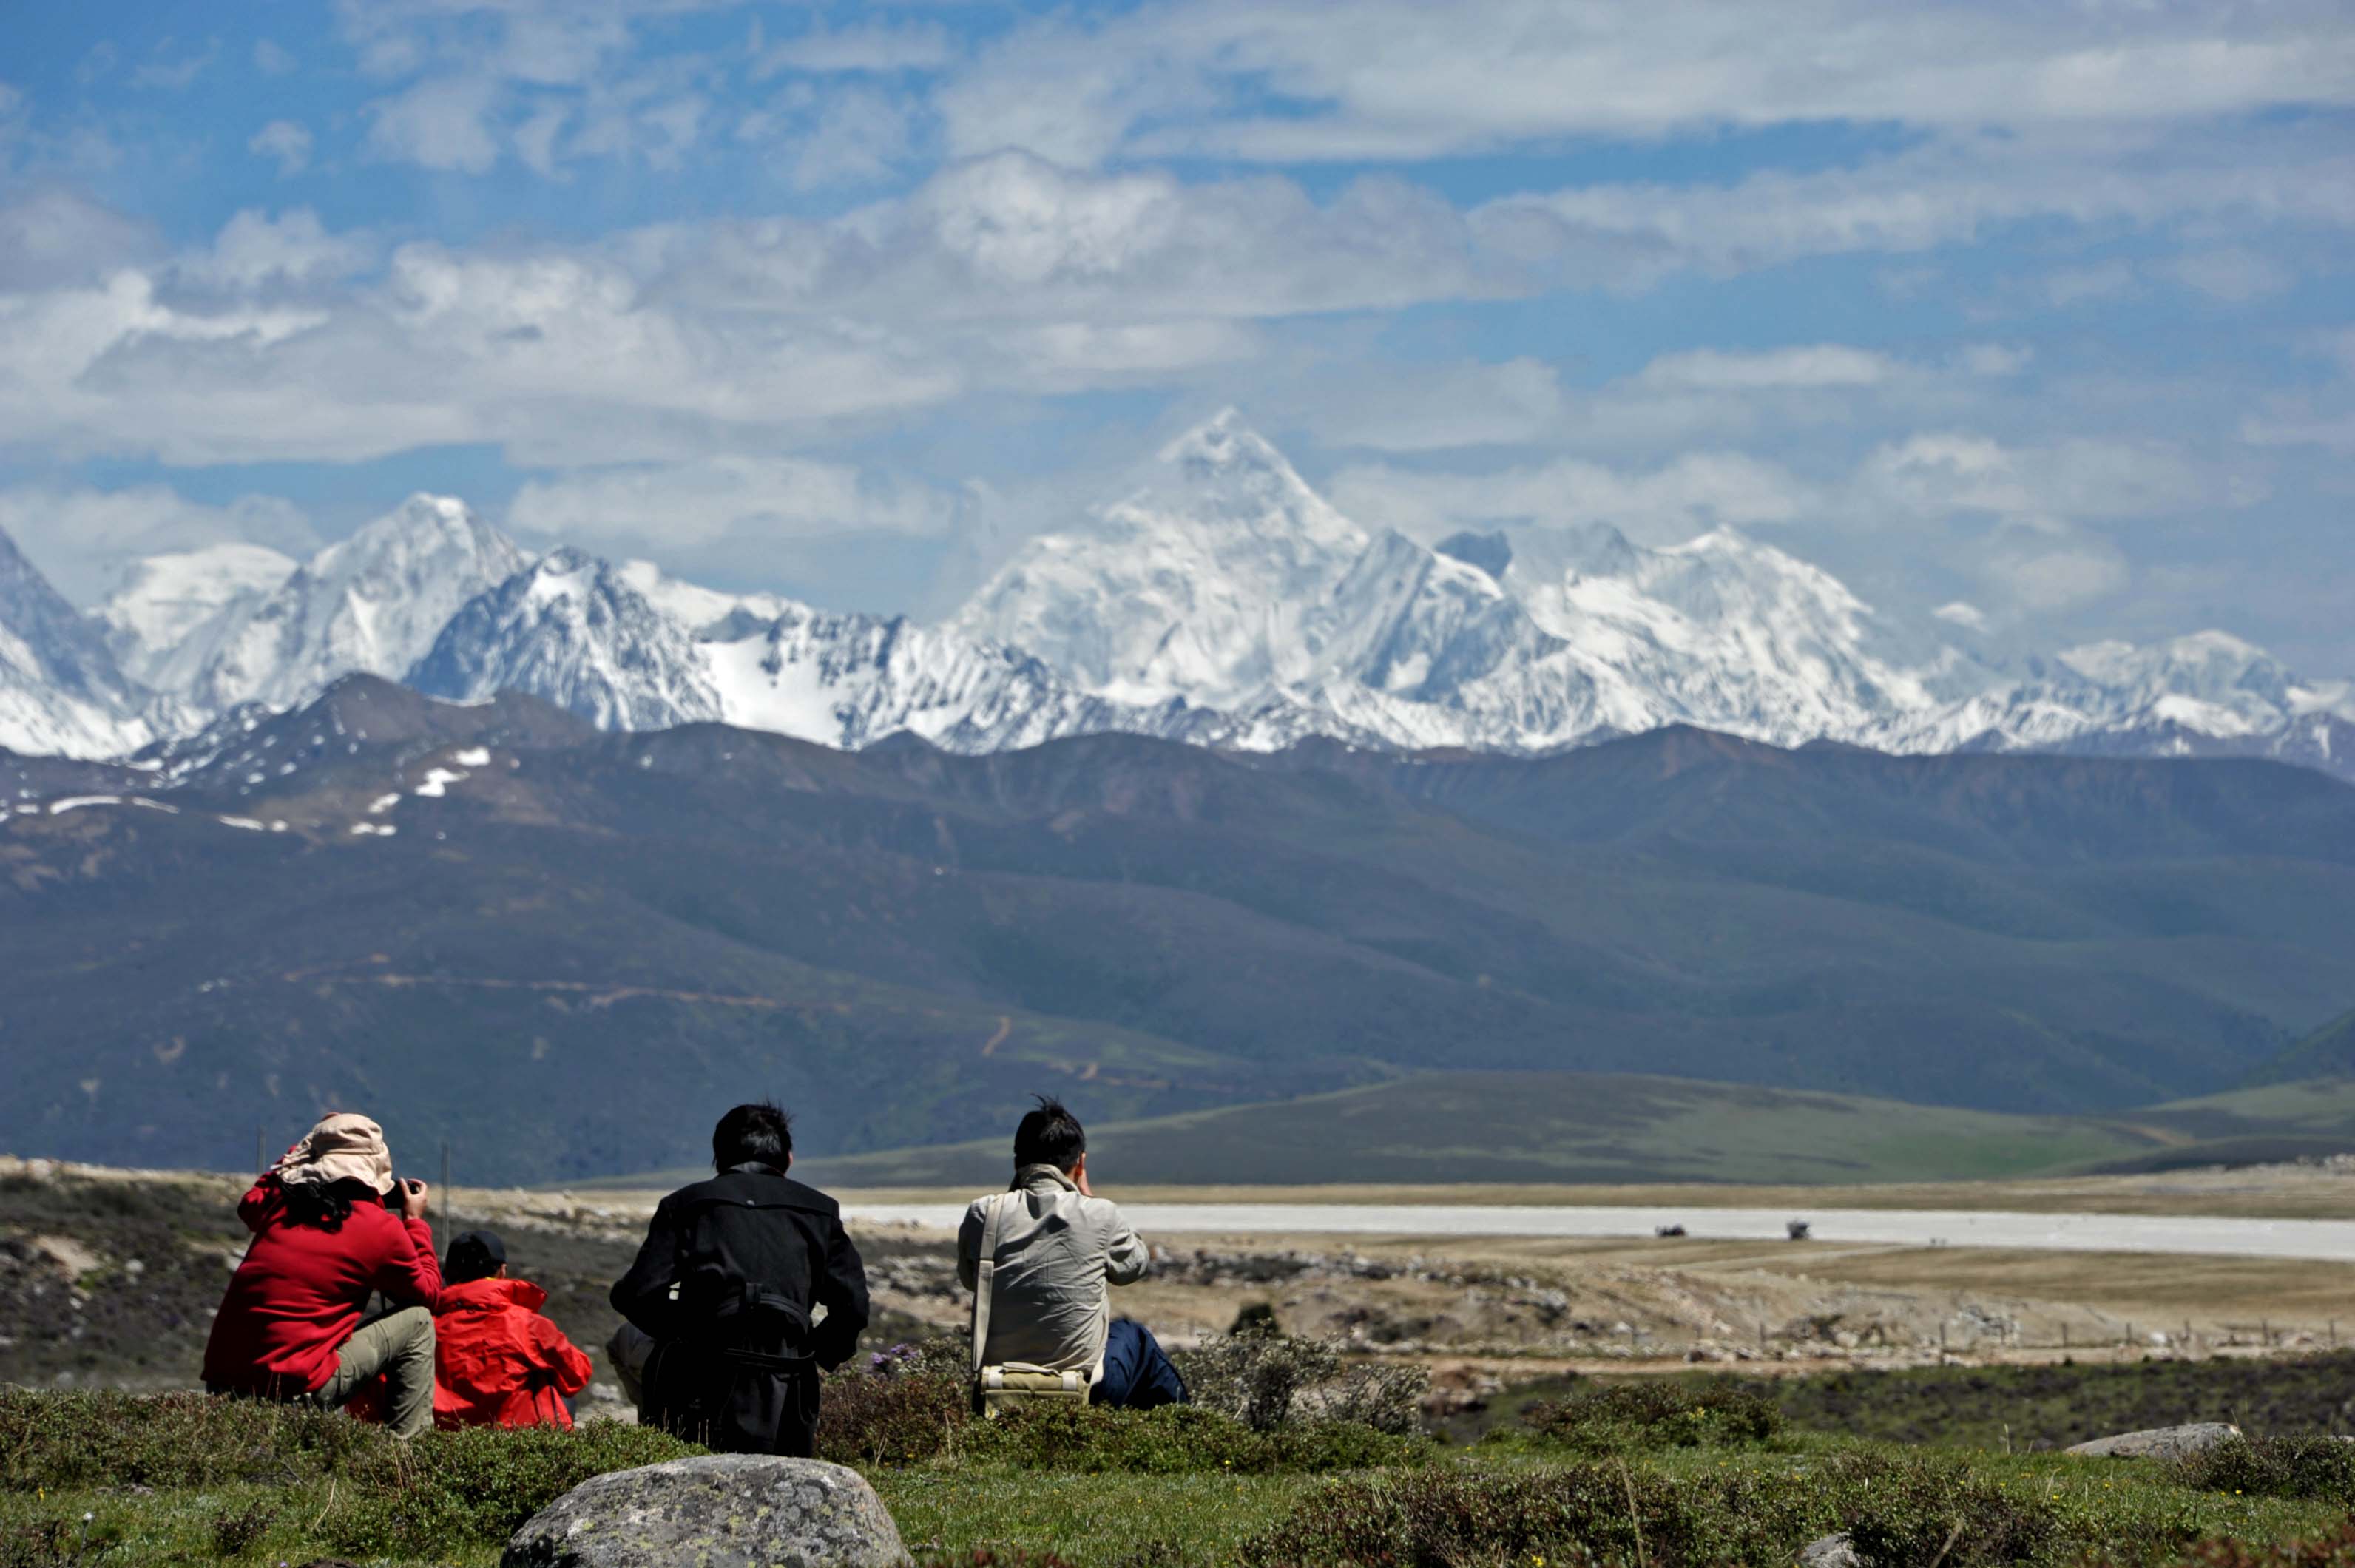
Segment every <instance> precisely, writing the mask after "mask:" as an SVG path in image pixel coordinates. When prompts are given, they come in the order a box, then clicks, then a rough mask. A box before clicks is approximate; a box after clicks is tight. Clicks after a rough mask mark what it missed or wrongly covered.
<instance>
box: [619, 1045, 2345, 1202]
mask: <svg viewBox="0 0 2355 1568" xmlns="http://www.w3.org/2000/svg"><path fill="white" fill-rule="evenodd" d="M1089 1137H1090V1141H1091V1145H1092V1148H1093V1150H1094V1151H1095V1159H1096V1163H1097V1164H1098V1165H1100V1166H1101V1168H1103V1171H1104V1172H1105V1173H1106V1174H1107V1177H1110V1176H1112V1175H1114V1173H1116V1175H1117V1178H1118V1179H1119V1180H1120V1181H1122V1182H1123V1183H1124V1184H1135V1185H1142V1186H1148V1187H1173V1188H1175V1187H1187V1188H1201V1187H1220V1188H1226V1187H1234V1188H1262V1187H1321V1186H1329V1185H1332V1184H1336V1183H1339V1184H1368V1183H1376V1184H1381V1185H1383V1186H1417V1185H1446V1186H1454V1187H1462V1186H1465V1185H1473V1186H1479V1185H1495V1186H1509V1187H1580V1188H1585V1187H1598V1186H1601V1187H1625V1186H1635V1185H1650V1184H1655V1183H1662V1182H1675V1183H1696V1184H1710V1185H1743V1186H1767V1187H1777V1188H1824V1187H1847V1186H1850V1185H1885V1184H1892V1183H1926V1182H1939V1183H1951V1182H1977V1181H2009V1180H2017V1179H2022V1178H2037V1177H2042V1178H2055V1177H2066V1176H2087V1175H2099V1174H2104V1173H2110V1172H2118V1173H2126V1172H2149V1171H2158V1170H2174V1169H2181V1168H2195V1167H2201V1166H2210V1165H2222V1164H2246V1163H2249V1162H2250V1161H2253V1160H2287V1159H2296V1158H2298V1157H2304V1156H2310V1155H2319V1154H2327V1153H2336V1152H2339V1151H2340V1150H2344V1149H2347V1148H2350V1147H2355V1082H2350V1081H2335V1082H2327V1083H2295V1084H2270V1085H2266V1086H2263V1087H2258V1088H2252V1089H2242V1090H2236V1091H2233V1092H2232V1093H2224V1094H2217V1095H2211V1096H2209V1097H2206V1098H2203V1099H2198V1100H2185V1101H2179V1102H2174V1103H2170V1104H2160V1105H2153V1106H2148V1107H2146V1108H2143V1109H2139V1110H2135V1111H2128V1112H2120V1113H2117V1114H2115V1115H2102V1116H2062V1115H2009V1114H2006V1113H2002V1112H1995V1111H1977V1110H1969V1109H1966V1108H1962V1107H1957V1106H1950V1105H1924V1104H1910V1103H1907V1102H1902V1101H1897V1100H1886V1099H1875V1098H1870V1097H1867V1096H1861V1095H1852V1094H1831V1093H1812V1092H1806V1091H1799V1090H1788V1089H1768V1088H1761V1087H1758V1086H1755V1085H1749V1084H1738V1083H1700V1082H1694V1081H1691V1080H1686V1079H1672V1078H1651V1077H1642V1076H1636V1075H1629V1074H1614V1073H1578V1072H1433V1073H1423V1074H1417V1075H1415V1076H1412V1077H1407V1078H1401V1079H1397V1080H1394V1081H1391V1082H1389V1083H1377V1084H1372V1085H1369V1086H1366V1087H1362V1088H1356V1089H1348V1090H1343V1091H1340V1092H1338V1093H1329V1094H1317V1095H1311V1096H1308V1097H1306V1098H1304V1099H1297V1100H1285V1101H1279V1102H1273V1103H1263V1104H1250V1105H1240V1106H1233V1107H1229V1108H1225V1109H1220V1110H1214V1111H1199V1112H1191V1113H1188V1114H1186V1115H1174V1116H1164V1117H1159V1118H1156V1119H1153V1120H1148V1121H1136V1122H1120V1123H1107V1124H1105V1125H1102V1126H1098V1127H1091V1128H1090V1129H1089ZM1006 1159H1007V1151H1006V1148H1005V1141H1004V1139H1002V1138H995V1139H985V1140H980V1141H977V1142H972V1143H963V1144H949V1145H942V1146H934V1147H923V1148H910V1149H899V1150H887V1151H883V1152H879V1153H873V1154H862V1155H852V1156H847V1157H813V1158H810V1159H807V1160H805V1162H804V1163H805V1170H806V1173H807V1174H808V1176H809V1178H810V1179H813V1180H815V1181H818V1182H820V1183H821V1184H823V1185H826V1186H830V1187H842V1188H852V1189H878V1188H880V1189H902V1188H942V1187H967V1188H974V1189H981V1188H985V1187H987V1186H989V1185H991V1184H994V1183H995V1182H996V1181H999V1180H1002V1179H1004V1167H1005V1165H1006ZM664 1174H665V1176H667V1175H669V1174H675V1173H664ZM662 1179H663V1177H646V1178H637V1179H629V1180H627V1181H614V1182H609V1183H598V1184H594V1185H602V1186H623V1185H647V1184H658V1183H659V1182H660V1181H661V1180H662ZM1589 1201H1592V1200H1589Z"/></svg>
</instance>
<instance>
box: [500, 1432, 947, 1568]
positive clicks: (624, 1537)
mask: <svg viewBox="0 0 2355 1568" xmlns="http://www.w3.org/2000/svg"><path fill="white" fill-rule="evenodd" d="M908 1560H909V1559H908V1552H907V1549H906V1548H905V1547H904V1546H902V1545H900V1528H899V1526H897V1525H896V1524H894V1523H892V1522H891V1515H890V1510H889V1509H885V1508H884V1506H883V1499H880V1498H879V1497H877V1496H876V1495H875V1488H872V1487H870V1486H868V1484H867V1481H866V1478H865V1477H862V1476H860V1475H859V1474H858V1471H856V1470H847V1469H845V1468H843V1467H841V1466H840V1465H826V1464H821V1463H819V1462H818V1461H817V1460H815V1459H778V1458H772V1457H770V1456H765V1455H757V1454H715V1455H712V1456H709V1457H705V1458H698V1459H673V1460H671V1461H670V1462H669V1463H668V1464H666V1465H648V1466H646V1467H645V1468H643V1469H637V1470H616V1471H614V1472H613V1474H611V1475H607V1476H598V1477H593V1478H592V1479H590V1480H587V1481H583V1482H582V1483H581V1485H579V1486H577V1487H575V1488H572V1489H571V1490H570V1491H569V1492H567V1493H565V1494H564V1495H563V1496H562V1497H560V1498H559V1499H556V1500H555V1501H554V1502H552V1503H550V1504H549V1505H548V1506H547V1507H546V1508H544V1509H540V1510H539V1511H538V1513H536V1514H534V1515H532V1516H531V1518H530V1519H529V1520H526V1521H525V1523H524V1527H523V1528H522V1529H521V1530H518V1531H516V1532H515V1534H514V1536H512V1537H511V1538H510V1539H509V1540H508V1541H507V1549H506V1555H504V1556H503V1557H501V1558H500V1559H499V1563H500V1568H901V1565H903V1564H905V1563H907V1562H908Z"/></svg>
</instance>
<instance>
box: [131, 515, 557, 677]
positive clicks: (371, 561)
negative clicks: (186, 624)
mask: <svg viewBox="0 0 2355 1568" xmlns="http://www.w3.org/2000/svg"><path fill="white" fill-rule="evenodd" d="M527 559H528V558H527V556H526V555H525V553H524V551H523V550H522V549H519V548H518V547H517V545H516V543H515V541H514V540H512V539H508V538H507V537H506V535H505V534H502V533H500V532H499V531H498V530H497V529H496V528H492V527H491V526H490V525H489V524H487V523H485V522H484V521H483V520H482V519H481V518H479V517H475V516H474V513H473V512H472V511H470V510H468V509H467V507H466V506H465V504H464V502H462V501H456V500H453V499H451V498H449V497H447V496H410V498H409V500H407V501H406V502H404V503H403V504H402V505H401V506H400V507H399V508H397V509H396V510H394V511H392V512H390V513H389V514H387V515H386V516H384V517H378V519H377V520H376V521H374V522H372V523H369V524H368V526H367V527H365V528H361V529H360V530H359V531H358V532H357V533H356V534H354V535H352V536H351V538H349V539H345V540H343V541H342V542H341V543H339V544H334V545H330V546H328V547H327V548H326V549H323V550H321V551H320V552H319V553H318V554H317V555H315V556H313V557H312V558H311V560H309V561H307V562H305V563H304V565H303V566H302V567H301V568H300V569H299V570H297V571H295V572H294V573H293V576H291V577H289V578H288V579H287V580H286V581H284V582H283V583H282V584H281V585H280V586H279V587H277V588H276V589H274V590H272V592H267V593H263V594H260V595H255V596H251V597H248V598H243V599H240V600H237V601H235V602H234V603H230V604H229V605H228V606H227V607H225V608H224V609H223V610H222V611H221V613H220V614H219V615H218V617H216V618H215V619H214V620H213V621H210V622H208V623H206V624H205V625H204V626H202V627H200V628H199V629H198V631H197V633H196V634H195V635H197V636H199V637H202V638H204V639H206V640H208V642H209V643H210V645H211V650H210V652H209V653H208V655H207V656H205V657H204V658H203V659H202V660H201V662H199V663H198V664H197V667H195V668H194V669H193V670H191V671H189V672H188V674H187V677H186V682H185V684H175V685H173V686H169V687H166V688H164V690H165V694H166V695H168V696H171V697H176V698H179V699H183V700H184V701H185V702H186V703H187V704H188V705H189V706H190V707H191V708H192V709H195V710H196V711H197V712H198V713H200V714H204V715H208V716H209V715H211V714H217V713H219V712H221V711H223V710H225V709H229V708H233V707H236V706H237V705H238V704H240V703H243V702H261V703H266V704H268V705H269V706H270V707H272V708H287V707H292V706H293V705H294V704H296V703H298V702H302V701H304V700H306V699H309V698H311V697H313V696H315V695H316V694H317V693H318V692H320V691H322V690H324V689H325V688H326V686H327V683H328V682H330V681H332V680H334V679H335V678H336V677H338V676H343V675H349V674H352V673H354V672H365V673H367V674H369V675H380V676H385V677H389V678H390V679H394V680H398V679H400V677H402V676H404V675H406V674H408V673H409V671H410V668H411V667H413V666H414V665H415V664H416V663H417V661H418V660H419V659H421V658H422V657H424V656H425V655H426V654H427V653H428V652H430V651H431V650H432V646H433V644H434V640H435V639H436V638H437V637H439V636H440V635H441V634H442V627H444V626H445V625H447V624H449V622H450V618H451V617H452V616H453V615H454V614H456V613H458V611H459V610H460V609H461V608H462V607H463V606H464V605H465V603H467V602H468V601H469V600H471V599H473V598H474V596H475V595H476V594H478V593H481V592H485V590H487V589H491V588H494V587H496V586H497V585H498V584H500V583H502V582H505V581H506V580H507V579H508V578H510V577H512V576H514V575H515V574H516V573H517V571H520V570H522V568H523V567H524V565H525V563H526V561H527Z"/></svg>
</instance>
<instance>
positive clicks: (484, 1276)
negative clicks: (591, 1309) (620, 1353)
mask: <svg viewBox="0 0 2355 1568" xmlns="http://www.w3.org/2000/svg"><path fill="white" fill-rule="evenodd" d="M547 1300H548V1292H546V1291H544V1290H542V1289H540V1288H539V1286H538V1285H534V1284H532V1283H531V1282H530V1281H528V1280H521V1279H509V1278H508V1277H507V1249H506V1243H505V1242H502V1241H501V1240H499V1238H498V1237H497V1236H496V1234H495V1233H493V1232H489V1231H468V1232H465V1233H464V1235H462V1236H459V1237H458V1238H457V1239H456V1240H454V1241H453V1242H452V1243H450V1253H449V1255H448V1256H447V1257H445V1258H443V1259H442V1304H441V1305H440V1306H439V1307H435V1308H434V1350H433V1360H434V1381H433V1424H434V1425H436V1426H440V1427H445V1428H447V1427H456V1426H570V1425H571V1424H572V1412H571V1409H570V1402H571V1399H572V1396H573V1395H575V1394H577V1393H579V1392H581V1390H582V1389H584V1388H587V1387H588V1386H589V1371H590V1368H589V1358H588V1357H587V1356H584V1355H582V1354H581V1352H580V1350H578V1349H575V1348H574V1346H573V1344H572V1341H571V1340H570V1339H566V1338H565V1337H564V1330H562V1329H561V1328H558V1327H557V1326H556V1325H555V1324H553V1323H551V1322H549V1320H548V1319H547V1318H545V1317H541V1316H540V1313H539V1309H540V1307H542V1306H543V1305H544V1304H545V1303H546V1302H547Z"/></svg>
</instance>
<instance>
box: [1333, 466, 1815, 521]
mask: <svg viewBox="0 0 2355 1568" xmlns="http://www.w3.org/2000/svg"><path fill="white" fill-rule="evenodd" d="M1330 488H1331V491H1332V495H1333V499H1334V503H1335V504H1336V505H1337V506H1338V507H1340V508H1341V509H1342V510H1343V511H1344V512H1346V513H1348V514H1349V515H1350V516H1351V517H1357V518H1359V519H1360V520H1361V521H1364V522H1368V523H1375V524H1381V525H1386V526H1388V527H1391V528H1397V529H1398V530H1399V531H1400V532H1401V533H1405V534H1411V535H1413V536H1415V537H1418V538H1422V539H1437V538H1440V537H1443V536H1444V535H1446V534H1449V533H1452V532H1454V531H1455V530H1456V529H1457V528H1465V527H1467V526H1484V527H1485V526H1493V525H1497V524H1500V523H1502V524H1513V523H1528V524H1537V525H1540V526H1547V527H1571V526H1577V525H1582V524H1587V523H1609V524H1611V525H1612V526H1613V527H1614V528H1618V529H1619V530H1620V531H1621V532H1623V533H1625V534H1626V535H1627V536H1628V537H1629V538H1631V539H1643V540H1647V541H1651V542H1654V543H1673V542H1676V541H1678V540H1681V539H1690V538H1692V537H1693V536H1694V535H1695V534H1699V533H1705V532H1707V531H1708V530H1710V528H1718V527H1721V526H1728V525H1730V526H1732V527H1736V528H1755V527H1759V526H1762V525H1764V526H1772V525H1775V524H1781V523H1789V522H1794V521H1796V520H1798V519H1800V518H1802V517H1807V516H1809V515H1811V514H1812V513H1813V512H1815V511H1816V510H1817V509H1818V508H1819V507H1820V506H1821V504H1822V503H1821V500H1820V498H1819V496H1818V495H1817V491H1816V489H1815V487H1814V486H1813V485H1809V484H1807V483H1806V481H1804V480H1802V479H1800V478H1799V477H1798V476H1797V475H1794V474H1792V473H1791V472H1790V471H1789V470H1787V469H1785V468H1783V467H1781V466H1779V465H1778V464H1773V463H1767V462H1763V461H1761V460H1759V459H1757V458H1754V457H1751V456H1749V455H1747V454H1745V453H1737V452H1709V453H1687V454H1686V455H1684V456H1681V457H1678V458H1676V459H1674V460H1673V461H1671V462H1668V463H1666V464H1661V465H1660V466H1658V467H1657V468H1652V469H1647V470H1636V471H1630V470H1625V469H1619V468H1614V467H1612V466H1610V465H1608V464H1600V463H1593V462H1588V461H1585V460H1583V459H1578V458H1559V459H1556V460H1554V461H1552V462H1550V463H1546V464H1539V465H1536V466H1530V467H1513V468H1507V469H1501V470H1497V471H1493V472H1489V473H1485V474H1471V475H1467V474H1433V473H1426V472H1417V471H1413V470H1408V469H1401V468H1397V467H1393V466H1391V465H1390V464H1365V465H1359V466H1352V467H1348V468H1344V469H1342V470H1341V471H1340V472H1339V473H1337V474H1336V475H1334V476H1333V480H1332V484H1331V486H1330Z"/></svg>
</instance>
